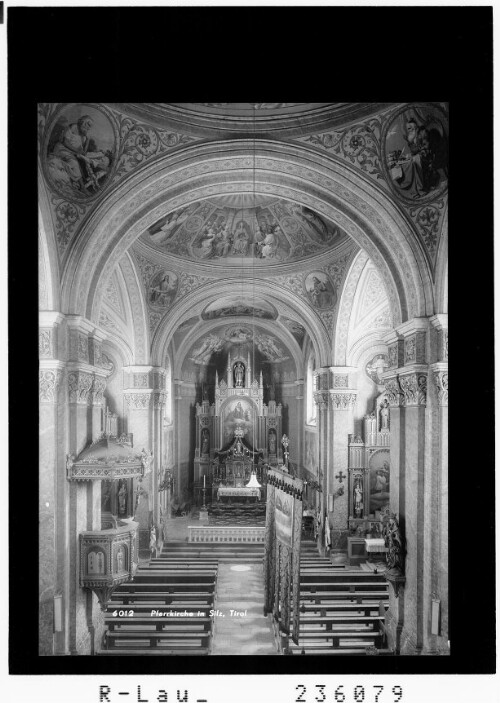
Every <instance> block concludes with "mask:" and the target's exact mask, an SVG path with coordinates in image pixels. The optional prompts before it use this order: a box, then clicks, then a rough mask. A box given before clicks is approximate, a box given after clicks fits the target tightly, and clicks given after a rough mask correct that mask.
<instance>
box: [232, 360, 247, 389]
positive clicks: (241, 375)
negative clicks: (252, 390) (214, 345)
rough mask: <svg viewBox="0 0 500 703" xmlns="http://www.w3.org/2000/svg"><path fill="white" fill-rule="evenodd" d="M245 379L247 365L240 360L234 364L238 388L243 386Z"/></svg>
mask: <svg viewBox="0 0 500 703" xmlns="http://www.w3.org/2000/svg"><path fill="white" fill-rule="evenodd" d="M244 380H245V367H244V366H243V364H242V363H241V361H238V362H237V363H236V364H235V365H234V385H235V386H236V388H242V387H243V385H244Z"/></svg>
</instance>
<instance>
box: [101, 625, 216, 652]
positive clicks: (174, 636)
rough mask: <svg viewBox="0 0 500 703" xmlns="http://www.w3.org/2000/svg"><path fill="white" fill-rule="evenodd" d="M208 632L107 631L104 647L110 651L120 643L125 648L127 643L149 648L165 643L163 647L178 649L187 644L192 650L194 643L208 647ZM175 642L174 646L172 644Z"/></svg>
mask: <svg viewBox="0 0 500 703" xmlns="http://www.w3.org/2000/svg"><path fill="white" fill-rule="evenodd" d="M210 638H211V634H210V632H201V631H200V632H186V631H185V630H175V631H171V632H166V631H158V630H156V631H155V630H136V631H133V630H121V629H120V630H114V631H111V630H108V631H107V632H106V647H107V648H108V649H110V648H111V647H114V648H116V649H121V648H120V643H123V645H122V646H126V644H127V643H128V642H135V643H137V642H147V643H148V646H149V647H158V648H160V647H161V645H159V643H160V642H162V641H163V642H166V643H167V644H166V645H165V647H167V648H172V647H174V648H179V647H181V646H182V645H183V644H187V645H189V646H190V648H193V647H194V646H196V645H195V642H196V643H197V644H199V646H200V647H206V648H209V647H210ZM174 642H175V644H174Z"/></svg>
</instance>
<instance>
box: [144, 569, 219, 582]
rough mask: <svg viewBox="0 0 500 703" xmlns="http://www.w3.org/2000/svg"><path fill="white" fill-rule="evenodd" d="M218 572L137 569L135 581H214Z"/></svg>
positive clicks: (209, 570) (206, 570)
mask: <svg viewBox="0 0 500 703" xmlns="http://www.w3.org/2000/svg"><path fill="white" fill-rule="evenodd" d="M216 577H217V571H215V570H213V569H156V570H154V569H144V570H142V569H137V571H136V572H135V576H134V581H141V580H143V581H146V580H150V581H157V580H158V579H182V578H188V579H193V578H197V579H198V580H200V581H206V582H210V581H214V580H215V579H216Z"/></svg>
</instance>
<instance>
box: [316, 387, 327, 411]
mask: <svg viewBox="0 0 500 703" xmlns="http://www.w3.org/2000/svg"><path fill="white" fill-rule="evenodd" d="M314 402H315V403H316V405H317V406H318V408H319V409H320V410H326V409H327V408H328V391H316V392H315V393H314Z"/></svg>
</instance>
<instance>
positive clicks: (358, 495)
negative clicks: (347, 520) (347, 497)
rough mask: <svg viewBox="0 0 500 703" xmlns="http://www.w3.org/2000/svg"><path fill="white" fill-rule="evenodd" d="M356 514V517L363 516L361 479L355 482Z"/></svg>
mask: <svg viewBox="0 0 500 703" xmlns="http://www.w3.org/2000/svg"><path fill="white" fill-rule="evenodd" d="M354 515H355V516H356V517H362V516H363V486H362V485H361V481H360V480H359V479H357V480H356V483H355V484H354Z"/></svg>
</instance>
